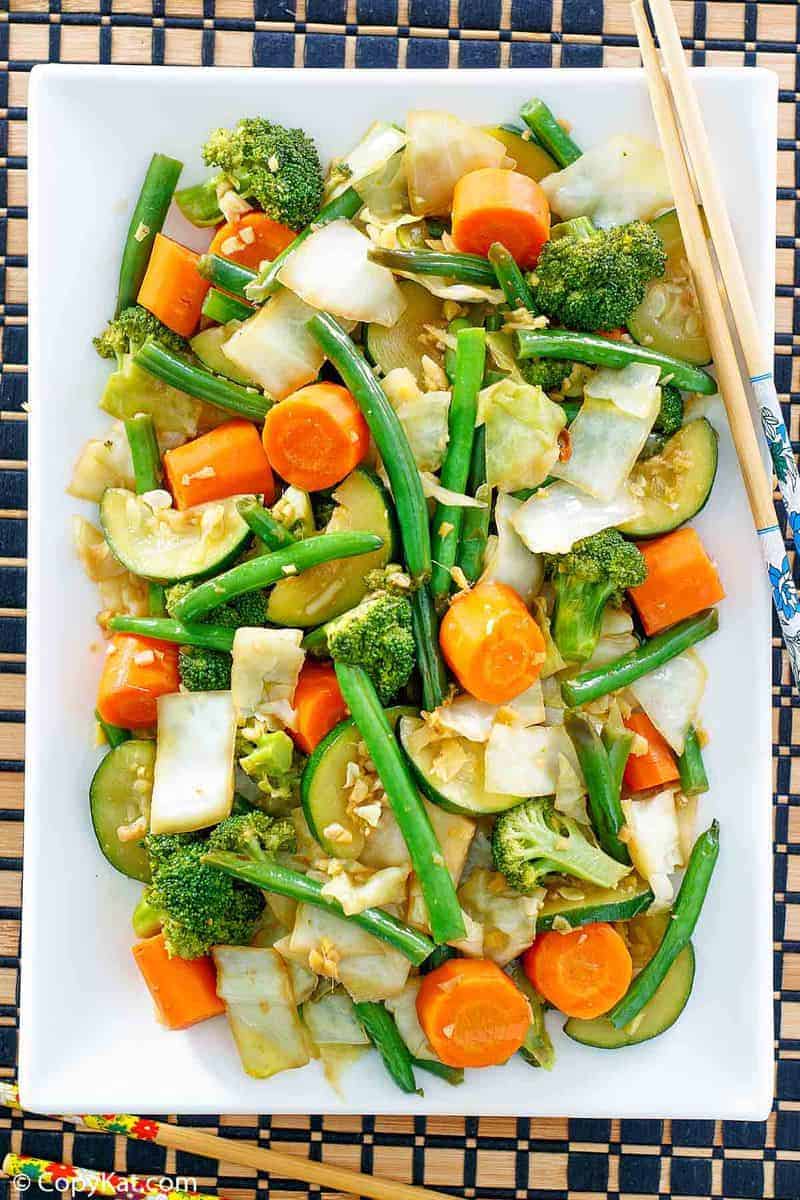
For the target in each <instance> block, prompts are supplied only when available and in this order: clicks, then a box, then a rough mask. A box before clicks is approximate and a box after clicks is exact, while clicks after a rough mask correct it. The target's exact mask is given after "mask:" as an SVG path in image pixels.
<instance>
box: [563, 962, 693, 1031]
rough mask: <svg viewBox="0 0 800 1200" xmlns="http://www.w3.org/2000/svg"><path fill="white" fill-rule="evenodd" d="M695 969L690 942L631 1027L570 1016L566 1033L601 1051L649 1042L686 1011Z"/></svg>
mask: <svg viewBox="0 0 800 1200" xmlns="http://www.w3.org/2000/svg"><path fill="white" fill-rule="evenodd" d="M694 968H695V961H694V949H693V947H692V945H691V943H689V945H688V946H686V947H685V949H683V950H682V951H681V952H680V954H679V955H678V957H677V958H676V959H675V962H674V963H673V964H672V966H671V967H670V969H669V971H667V974H666V977H665V979H664V982H663V983H662V984H661V986H660V987H659V989H658V991H657V992H656V994H655V995H654V996H653V999H652V1000H650V1002H649V1003H648V1004H646V1005H645V1006H644V1008H643V1009H642V1011H641V1012H640V1013H639V1015H638V1017H635V1018H634V1020H633V1021H631V1023H630V1025H627V1026H625V1027H624V1028H623V1029H615V1028H614V1026H613V1025H612V1024H611V1022H610V1020H609V1019H608V1017H595V1018H594V1020H591V1021H582V1020H580V1018H578V1017H570V1018H569V1020H568V1021H567V1023H566V1024H565V1026H564V1033H565V1034H566V1035H567V1037H569V1038H572V1040H573V1042H580V1043H581V1044H582V1045H583V1046H596V1047H597V1048H598V1049H599V1050H619V1049H620V1048H621V1047H623V1046H636V1045H638V1044H639V1042H649V1041H650V1039H651V1038H654V1037H658V1035H659V1034H660V1033H664V1032H665V1031H666V1030H667V1029H669V1028H670V1026H671V1025H674V1024H675V1022H676V1021H677V1019H678V1017H679V1016H680V1015H681V1013H682V1012H683V1010H684V1008H685V1007H686V1002H687V1000H688V999H689V996H690V994H691V991H692V985H693V983H694Z"/></svg>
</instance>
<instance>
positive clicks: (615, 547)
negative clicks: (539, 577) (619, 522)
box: [545, 529, 647, 662]
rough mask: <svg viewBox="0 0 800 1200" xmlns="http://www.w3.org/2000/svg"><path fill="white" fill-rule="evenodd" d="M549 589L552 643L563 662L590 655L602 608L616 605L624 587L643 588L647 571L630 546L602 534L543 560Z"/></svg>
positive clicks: (606, 532)
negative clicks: (552, 605) (551, 591)
mask: <svg viewBox="0 0 800 1200" xmlns="http://www.w3.org/2000/svg"><path fill="white" fill-rule="evenodd" d="M545 572H546V574H547V575H548V576H549V577H550V579H551V580H552V583H553V587H554V589H555V595H556V598H555V608H554V610H553V621H552V633H553V639H554V641H555V643H556V645H557V646H558V648H559V650H560V651H561V654H562V655H563V657H564V658H565V659H567V660H568V661H569V662H585V661H586V660H587V659H589V658H591V657H592V655H593V654H594V651H595V647H596V646H597V643H598V640H599V638H600V626H601V623H602V620H603V613H604V611H605V608H606V605H607V604H617V605H619V604H621V603H622V598H623V594H624V592H625V589H626V588H630V587H636V586H637V585H638V584H640V583H644V581H645V578H646V576H647V567H646V565H645V561H644V558H643V556H642V554H641V553H640V551H639V550H638V548H637V547H636V546H634V544H633V542H627V541H626V540H625V538H624V537H623V536H622V534H621V533H618V532H617V530H616V529H604V530H603V531H602V533H595V534H593V535H592V536H591V537H587V538H583V540H582V541H579V542H576V543H575V545H574V546H573V547H572V549H571V550H570V551H569V553H568V554H548V555H545Z"/></svg>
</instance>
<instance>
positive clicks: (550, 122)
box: [519, 97, 583, 168]
mask: <svg viewBox="0 0 800 1200" xmlns="http://www.w3.org/2000/svg"><path fill="white" fill-rule="evenodd" d="M519 115H520V116H521V117H522V119H523V121H524V122H525V124H526V125H527V126H528V128H529V129H530V131H531V133H532V134H533V135H534V137H535V138H536V140H537V142H539V144H540V145H541V146H544V148H545V150H546V151H547V152H548V154H550V155H552V157H553V158H554V159H555V160H556V162H557V163H558V165H559V166H560V167H562V168H563V167H568V166H569V164H570V163H573V162H575V160H576V159H578V158H580V157H581V155H582V154H583V151H582V150H581V148H580V146H578V145H577V143H576V142H573V140H572V138H571V137H570V136H569V134H568V133H567V131H566V129H565V128H564V126H563V125H560V124H559V123H558V121H557V120H556V118H555V117H554V116H553V114H552V112H551V111H550V109H549V108H548V107H547V105H546V104H545V102H544V100H540V99H539V98H538V97H536V98H534V99H533V100H529V101H528V103H527V104H523V106H522V108H521V109H520V114H519Z"/></svg>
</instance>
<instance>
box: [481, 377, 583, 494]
mask: <svg viewBox="0 0 800 1200" xmlns="http://www.w3.org/2000/svg"><path fill="white" fill-rule="evenodd" d="M480 413H481V416H482V418H483V423H484V427H485V429H486V481H487V483H488V484H489V486H490V487H497V488H499V489H500V491H504V492H514V491H516V490H517V488H522V487H534V486H537V485H538V484H540V483H542V482H543V481H544V480H545V479H546V478H547V476H548V475H549V474H550V470H551V468H552V467H553V466H554V465H555V463H556V462H557V460H558V457H559V448H560V442H559V435H560V433H561V431H562V429H563V428H564V426H565V424H566V417H565V415H564V409H563V408H562V407H561V405H560V404H556V403H555V402H554V401H553V400H551V399H550V397H549V396H547V395H546V394H545V393H544V392H543V391H542V389H541V388H539V387H535V386H532V385H531V384H529V383H524V382H522V381H521V380H515V379H501V380H500V382H499V383H493V384H492V385H491V386H490V387H488V388H484V389H483V391H482V392H481V398H480Z"/></svg>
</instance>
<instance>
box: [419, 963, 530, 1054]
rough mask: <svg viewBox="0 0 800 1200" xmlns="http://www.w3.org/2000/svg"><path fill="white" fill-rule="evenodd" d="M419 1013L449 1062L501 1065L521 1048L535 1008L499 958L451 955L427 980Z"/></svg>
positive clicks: (432, 1040) (433, 1042) (438, 1051)
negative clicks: (504, 969)
mask: <svg viewBox="0 0 800 1200" xmlns="http://www.w3.org/2000/svg"><path fill="white" fill-rule="evenodd" d="M417 1016H418V1017H419V1023H420V1025H421V1026H422V1028H423V1030H424V1031H425V1035H426V1037H427V1038H428V1041H429V1042H430V1044H431V1046H432V1047H433V1049H434V1050H435V1051H436V1054H437V1056H438V1057H439V1058H440V1059H441V1061H442V1062H443V1063H446V1065H447V1066H448V1067H496V1066H499V1065H500V1064H501V1063H504V1062H506V1060H507V1059H509V1058H510V1057H511V1055H512V1054H515V1053H516V1052H517V1050H519V1048H520V1046H521V1045H522V1043H523V1041H524V1040H525V1034H526V1033H527V1032H528V1028H529V1026H530V1022H531V1009H530V1005H529V1004H528V1001H527V1000H526V999H525V997H524V996H523V994H522V992H521V991H520V990H519V988H518V987H516V986H515V984H513V983H512V982H511V980H510V979H509V977H508V975H506V974H505V972H504V971H501V970H500V968H499V967H498V966H497V964H496V963H493V962H490V961H489V960H488V959H485V958H451V959H449V961H448V962H445V963H442V965H441V966H440V967H437V968H436V970H434V971H431V972H430V974H428V975H426V976H425V977H424V979H423V980H422V984H421V986H420V989H419V992H418V993H417Z"/></svg>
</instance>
